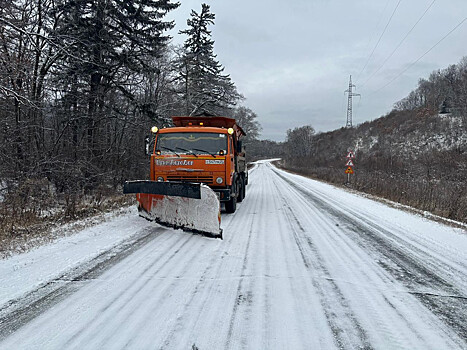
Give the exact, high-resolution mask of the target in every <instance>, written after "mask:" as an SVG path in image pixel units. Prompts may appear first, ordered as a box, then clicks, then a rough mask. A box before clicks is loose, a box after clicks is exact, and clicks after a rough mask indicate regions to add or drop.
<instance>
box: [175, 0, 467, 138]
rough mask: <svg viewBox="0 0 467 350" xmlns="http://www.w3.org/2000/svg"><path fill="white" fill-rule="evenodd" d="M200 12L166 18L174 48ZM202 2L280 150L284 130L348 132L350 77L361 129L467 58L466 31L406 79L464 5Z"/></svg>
mask: <svg viewBox="0 0 467 350" xmlns="http://www.w3.org/2000/svg"><path fill="white" fill-rule="evenodd" d="M202 2H203V1H196V0H181V6H180V7H179V8H178V9H177V10H175V11H173V12H172V13H171V14H170V15H169V18H171V19H175V21H176V28H175V30H174V31H173V32H172V36H173V37H174V39H173V42H174V43H182V42H183V40H184V39H185V37H184V36H181V35H178V34H177V33H178V31H179V30H181V29H185V28H186V19H187V18H188V17H189V14H190V11H191V9H194V10H195V11H197V12H200V9H201V3H202ZM204 2H205V3H207V4H209V5H210V6H211V11H212V12H213V13H214V14H215V15H216V24H215V25H214V26H212V27H211V28H210V29H211V30H212V35H213V39H214V40H215V47H214V50H215V53H216V54H217V57H218V59H219V61H220V63H221V64H222V65H223V66H224V67H225V71H226V73H228V74H230V75H231V78H232V80H233V81H234V83H235V84H236V86H237V88H238V90H239V91H240V92H241V93H242V94H243V95H244V96H245V97H246V100H245V101H243V105H245V106H247V107H249V108H251V109H252V110H253V111H254V112H256V113H257V114H258V119H259V122H260V123H261V126H262V128H263V131H262V134H261V138H262V139H271V140H275V141H283V140H284V139H285V136H286V131H287V129H290V128H294V127H298V126H303V125H312V126H313V127H314V128H315V129H316V130H317V131H330V130H334V129H337V128H340V127H342V126H345V122H346V113H347V111H346V107H347V99H346V97H345V95H344V90H346V89H347V88H348V84H349V76H350V75H352V80H353V83H354V84H355V85H356V90H355V92H356V93H360V94H361V95H362V96H361V98H358V97H355V98H354V115H353V122H354V125H355V124H359V123H362V122H364V121H367V120H372V119H376V118H378V117H380V116H382V115H384V114H386V113H387V112H389V111H390V110H391V109H392V106H393V104H394V103H395V102H397V101H398V100H400V99H402V98H404V97H405V96H407V95H408V93H409V92H410V91H411V90H413V89H414V88H416V87H417V82H418V80H419V78H427V77H428V75H429V74H430V73H431V72H432V71H433V70H437V69H444V68H446V67H447V66H448V65H450V64H456V63H458V62H459V61H460V59H461V58H462V57H463V56H467V21H465V22H464V23H463V24H462V25H460V26H459V27H458V28H457V29H456V30H455V31H454V32H452V34H450V35H449V36H448V37H446V38H445V39H444V40H443V41H442V42H441V43H440V44H438V45H437V46H436V47H435V48H434V49H433V50H432V51H431V52H429V53H428V54H426V55H425V56H424V57H423V58H422V59H421V60H420V61H419V62H418V63H416V64H415V65H413V66H412V67H410V68H409V69H408V70H407V71H405V72H404V73H403V74H401V72H403V71H404V70H405V69H407V68H408V67H409V66H410V65H412V63H414V62H415V61H416V60H417V59H419V58H420V57H421V56H422V55H423V54H424V53H425V52H426V51H428V50H429V49H430V48H431V47H432V46H434V45H435V44H436V43H437V42H438V41H440V40H441V39H442V38H443V37H444V36H445V35H446V34H448V33H449V32H450V31H451V30H452V29H453V28H455V27H456V26H457V25H458V24H459V23H461V22H462V21H463V20H464V19H466V18H467V0H435V1H434V3H433V0H354V1H346V0H340V1H338V0H290V1H283V0H235V1H225V0H211V1H204ZM430 6H431V7H430ZM428 8H429V9H428ZM427 9H428V11H427V12H426V14H425V15H424V16H423V18H422V19H421V20H420V22H419V23H418V24H417V25H416V26H415V28H414V29H413V30H412V32H411V33H410V34H409V36H408V37H407V38H406V39H405V41H404V42H403V43H402V45H401V46H400V47H399V48H398V49H397V50H396V51H395V52H394V54H393V55H392V57H390V58H389V59H388V60H387V62H386V63H385V64H384V66H382V65H383V63H384V61H385V60H386V59H387V58H388V57H389V56H390V55H391V53H392V52H393V51H394V49H396V47H397V46H398V45H399V43H400V42H401V40H402V39H403V38H404V37H405V36H406V35H407V34H408V33H409V31H410V30H411V28H412V27H413V26H414V25H415V23H416V22H417V21H418V20H419V18H420V17H421V16H422V15H423V14H424V13H425V11H426V10H427ZM391 16H392V19H391ZM385 28H386V30H385ZM384 30H385V31H384ZM383 32H384V35H382V34H383ZM381 35H382V36H381ZM378 41H379V44H378V45H377V43H378ZM373 51H374V52H373ZM372 52H373V54H372ZM381 66H382V67H381ZM378 69H379V70H378ZM377 70H378V71H377ZM376 71H377V72H376ZM375 72H376V73H375ZM400 74H401V75H400ZM398 75H400V76H399V77H398V78H397V79H396V80H394V81H393V82H392V83H390V84H389V85H388V86H386V87H384V88H382V87H383V86H384V85H386V84H388V83H389V82H390V81H391V80H393V79H394V78H395V77H396V76H398ZM381 88H382V89H381Z"/></svg>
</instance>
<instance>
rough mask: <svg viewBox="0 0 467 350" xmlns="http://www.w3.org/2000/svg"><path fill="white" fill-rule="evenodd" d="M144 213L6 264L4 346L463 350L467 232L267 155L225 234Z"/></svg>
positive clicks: (1, 311)
mask: <svg viewBox="0 0 467 350" xmlns="http://www.w3.org/2000/svg"><path fill="white" fill-rule="evenodd" d="M135 215H136V214H134V213H131V214H127V215H126V216H123V217H120V218H117V219H115V220H114V221H112V222H113V224H112V222H110V223H105V224H102V225H103V226H102V227H104V228H101V229H100V230H99V228H95V229H94V230H95V231H94V232H99V237H101V236H102V237H107V240H105V239H104V240H103V241H104V242H101V241H100V240H99V239H98V238H96V243H95V244H96V246H97V245H99V244H101V245H102V248H99V251H98V253H95V254H94V255H93V256H91V255H90V253H89V252H90V251H92V247H88V248H80V249H78V248H76V247H80V244H79V242H80V239H79V237H80V236H79V234H77V236H76V237H75V238H74V240H75V241H74V243H73V244H69V242H70V238H67V239H66V240H65V241H66V242H67V243H66V244H65V243H63V241H58V242H56V243H55V247H56V248H55V253H51V252H52V251H54V247H53V245H52V247H43V248H42V251H43V252H44V253H42V255H45V254H49V255H48V256H49V257H50V259H55V260H54V261H56V260H57V259H58V258H57V257H59V256H62V255H63V256H65V257H68V259H67V263H66V264H65V262H62V263H60V262H59V261H57V262H55V263H54V264H50V262H49V263H48V262H47V261H48V260H47V258H48V257H47V256H42V257H41V258H39V257H38V256H39V255H40V252H41V249H38V250H36V251H33V252H30V253H28V254H29V255H28V254H25V255H24V258H23V257H22V256H15V257H13V258H10V259H8V260H4V261H2V262H0V264H2V265H3V266H0V271H1V274H2V275H1V276H0V282H2V283H3V285H4V287H3V289H1V288H0V301H1V302H2V303H3V306H2V307H1V308H0V336H1V342H0V348H1V349H121V348H129V349H187V350H188V349H192V348H193V349H199V350H205V349H333V348H335V349H359V348H364V349H411V350H412V349H467V340H466V337H467V234H466V232H465V230H462V229H455V228H452V227H448V226H444V225H441V224H438V223H435V222H431V221H429V220H427V219H425V218H423V217H420V216H417V215H413V214H410V213H407V212H403V211H400V210H397V209H394V208H390V207H387V206H385V205H384V204H381V203H379V202H375V201H373V200H370V199H367V198H364V197H363V196H360V195H355V194H352V193H349V192H347V191H343V190H341V189H338V188H335V187H333V186H330V185H327V184H323V183H320V182H316V181H313V180H310V179H306V178H303V177H300V176H297V175H292V174H289V173H286V172H284V171H281V170H278V169H276V168H274V167H273V166H272V165H271V164H270V163H269V162H267V161H265V162H260V163H259V164H258V165H257V166H256V167H255V168H253V169H252V170H251V171H250V184H249V186H248V188H247V196H246V198H245V200H244V201H243V202H242V203H241V204H239V205H238V208H237V212H236V213H234V214H223V216H222V222H223V224H222V227H223V229H224V240H223V241H221V240H216V239H211V238H206V237H202V236H198V235H192V234H188V233H184V232H181V231H174V230H170V229H165V228H161V227H160V226H158V225H156V224H151V223H147V222H146V221H145V220H144V219H140V218H137V217H135ZM122 218H123V219H124V220H126V221H122ZM118 220H120V223H118V224H115V222H118ZM124 222H125V223H124ZM106 225H107V226H106ZM106 227H107V228H106ZM119 230H120V231H121V232H124V234H123V233H122V234H119ZM123 236H127V237H128V238H127V239H124V238H122V237H123ZM109 237H113V238H112V239H113V240H114V244H110V243H109V239H110V238H109ZM82 240H84V239H82ZM73 247H75V248H73ZM72 248H73V250H72ZM68 249H69V250H70V252H71V251H72V252H73V253H68ZM47 252H48V253H47ZM78 252H80V253H81V254H82V256H87V257H88V259H85V260H84V261H83V258H82V256H81V258H80V257H79V254H78ZM22 259H23V260H22ZM73 259H74V260H73ZM12 261H14V263H13V262H12ZM25 261H27V262H29V263H26V262H25ZM38 261H39V262H41V263H43V264H44V266H45V267H44V269H46V270H47V271H48V272H46V273H44V271H43V270H41V269H40V268H38V266H35V268H31V265H33V264H35V263H37V262H38ZM73 261H76V263H75V264H74V265H73V264H72V262H73ZM60 264H61V266H60ZM50 265H56V266H50ZM63 265H65V266H63ZM54 269H55V270H54ZM38 271H42V273H41V274H40V276H41V277H37V276H38V274H39V272H38ZM54 271H55V272H54ZM28 274H29V275H28ZM18 276H22V278H23V279H25V278H30V279H31V280H37V278H40V281H41V282H40V283H25V281H19V280H18V278H19V277H18ZM47 278H48V279H47ZM5 285H6V286H7V287H5ZM15 285H17V286H19V287H18V288H20V290H19V291H18V289H15ZM8 286H10V287H8ZM21 288H22V289H21ZM28 288H29V289H28ZM8 296H10V299H14V300H10V301H8V300H9V298H8Z"/></svg>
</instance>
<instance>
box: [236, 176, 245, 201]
mask: <svg viewBox="0 0 467 350" xmlns="http://www.w3.org/2000/svg"><path fill="white" fill-rule="evenodd" d="M243 198H245V179H244V178H243V176H240V186H239V189H238V198H237V202H242V201H243Z"/></svg>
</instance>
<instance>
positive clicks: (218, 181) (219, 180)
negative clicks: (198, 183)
mask: <svg viewBox="0 0 467 350" xmlns="http://www.w3.org/2000/svg"><path fill="white" fill-rule="evenodd" d="M222 181H224V180H223V179H222V177H218V178H217V179H216V182H217V183H218V184H219V185H220V184H221V183H222Z"/></svg>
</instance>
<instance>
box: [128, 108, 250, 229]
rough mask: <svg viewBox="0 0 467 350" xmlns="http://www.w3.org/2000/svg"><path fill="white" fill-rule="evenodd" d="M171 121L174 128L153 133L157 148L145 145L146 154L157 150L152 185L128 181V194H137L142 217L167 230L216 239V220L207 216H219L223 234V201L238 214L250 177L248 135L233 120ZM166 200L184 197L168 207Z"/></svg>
mask: <svg viewBox="0 0 467 350" xmlns="http://www.w3.org/2000/svg"><path fill="white" fill-rule="evenodd" d="M172 120H173V124H174V127H169V128H162V129H158V128H157V127H153V128H152V130H151V131H152V133H153V135H154V136H155V138H153V142H154V146H153V147H151V146H152V141H151V140H149V139H147V141H146V152H147V153H150V150H151V148H152V153H151V163H150V164H151V168H150V179H151V181H130V182H127V183H125V188H124V192H125V193H137V200H138V202H139V208H140V212H141V211H143V213H144V216H145V217H146V218H149V219H153V220H155V221H157V222H159V223H162V224H166V226H173V227H179V228H183V229H187V230H190V231H201V232H203V233H209V234H214V235H215V233H214V232H212V231H215V229H214V226H215V225H214V222H213V220H214V219H209V218H208V217H207V216H209V215H208V214H213V215H211V217H213V218H214V214H216V215H217V217H218V223H217V224H218V226H217V228H218V231H219V232H220V234H221V233H222V230H221V229H220V214H219V210H220V202H222V203H225V211H226V212H227V213H233V212H235V210H236V208H237V202H241V201H242V200H243V198H244V197H245V193H246V186H247V184H248V172H247V166H246V161H245V150H244V148H243V146H242V140H241V138H242V137H243V136H244V135H245V133H244V131H243V130H242V128H241V127H240V126H238V125H237V124H236V122H235V119H232V118H226V117H172ZM193 193H194V194H193ZM166 197H169V198H170V197H182V198H181V199H180V198H178V199H177V202H176V203H173V202H172V203H165V202H167V198H166ZM172 199H173V198H172ZM173 200H175V199H173ZM214 202H216V203H214ZM155 206H158V207H157V210H155V209H154V207H155ZM200 208H202V209H200ZM216 210H217V213H215V211H216ZM148 214H150V215H148ZM148 216H149V217H148ZM161 216H163V218H161ZM209 221H211V222H209ZM187 223H188V224H187ZM203 225H207V226H203ZM200 227H208V228H207V229H206V228H202V229H200Z"/></svg>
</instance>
